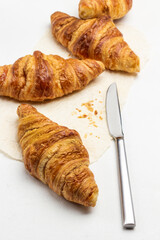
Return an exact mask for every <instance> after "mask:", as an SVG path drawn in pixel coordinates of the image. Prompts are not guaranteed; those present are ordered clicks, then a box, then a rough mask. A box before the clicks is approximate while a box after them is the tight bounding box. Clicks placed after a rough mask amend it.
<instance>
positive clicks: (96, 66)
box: [0, 51, 105, 101]
mask: <svg viewBox="0 0 160 240" xmlns="http://www.w3.org/2000/svg"><path fill="white" fill-rule="evenodd" d="M104 68H105V67H104V65H103V63H102V62H99V61H95V60H91V59H86V60H83V61H80V60H78V59H67V60H65V59H63V58H61V57H59V56H56V55H45V54H43V53H41V52H40V51H35V52H34V53H33V56H32V55H27V56H25V57H22V58H20V59H18V60H17V61H16V62H15V63H14V64H13V65H5V66H2V67H0V96H8V97H11V98H14V99H17V100H20V101H43V100H46V99H54V98H57V97H61V96H63V95H66V94H69V93H72V92H73V91H75V90H80V89H82V88H84V87H85V86H86V85H87V84H88V83H89V82H90V81H92V80H93V79H94V78H95V77H97V76H98V75H99V74H100V73H101V72H102V71H103V70H104Z"/></svg>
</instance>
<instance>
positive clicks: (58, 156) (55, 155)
mask: <svg viewBox="0 0 160 240" xmlns="http://www.w3.org/2000/svg"><path fill="white" fill-rule="evenodd" d="M17 113H18V116H19V126H18V138H19V143H20V145H21V148H22V151H23V160H24V164H25V167H26V169H27V170H28V171H29V173H30V174H31V175H32V176H34V177H36V178H38V179H39V180H41V181H42V182H43V183H45V184H48V186H49V187H50V188H51V189H52V190H53V191H54V192H56V193H57V194H58V195H60V196H63V197H64V198H65V199H67V200H69V201H72V202H76V203H79V204H82V205H84V206H92V207H94V206H95V205H96V200H97V195H98V187H97V185H96V183H95V180H94V175H93V173H92V172H91V171H90V169H89V168H88V166H89V156H88V152H87V150H86V148H85V147H84V145H83V143H82V140H81V138H80V136H79V134H78V132H76V131H75V130H71V129H68V128H67V127H63V126H59V125H58V124H57V123H54V122H52V121H51V120H49V119H48V118H47V117H45V116H44V115H42V114H40V113H39V112H37V110H36V109H35V108H34V107H32V106H30V105H28V104H21V105H20V106H19V107H18V109H17Z"/></svg>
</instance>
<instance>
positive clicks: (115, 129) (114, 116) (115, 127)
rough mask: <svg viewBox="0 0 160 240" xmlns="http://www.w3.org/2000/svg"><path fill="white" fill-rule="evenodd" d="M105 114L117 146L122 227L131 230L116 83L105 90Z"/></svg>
mask: <svg viewBox="0 0 160 240" xmlns="http://www.w3.org/2000/svg"><path fill="white" fill-rule="evenodd" d="M106 114H107V123H108V128H109V133H110V135H111V136H112V137H113V139H114V140H115V142H116V146H117V157H118V167H119V182H120V184H119V185H120V193H121V209H122V221H123V227H124V228H126V229H128V228H129V229H133V228H134V227H135V226H136V223H135V214H134V207H133V200H132V193H131V186H130V179H129V171H128V164H127V156H126V150H125V143H124V133H123V129H122V118H121V110H120V104H119V98H118V92H117V86H116V83H113V84H111V85H110V86H109V88H108V90H107V94H106Z"/></svg>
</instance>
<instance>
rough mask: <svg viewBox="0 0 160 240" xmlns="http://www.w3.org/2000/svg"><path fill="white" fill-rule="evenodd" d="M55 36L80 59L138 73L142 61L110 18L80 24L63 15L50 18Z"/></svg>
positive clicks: (102, 17)
mask: <svg viewBox="0 0 160 240" xmlns="http://www.w3.org/2000/svg"><path fill="white" fill-rule="evenodd" d="M51 25H52V34H53V36H54V37H55V38H56V40H57V41H58V42H60V43H61V44H62V45H63V46H64V47H67V48H68V49H69V51H71V53H72V54H73V55H74V56H76V57H78V58H80V59H86V58H91V59H96V60H100V61H102V62H103V63H104V64H105V67H106V68H107V69H110V70H116V71H126V72H129V73H135V72H139V70H140V61H139V57H138V56H137V55H136V54H135V53H134V52H133V51H132V50H131V49H130V47H129V46H128V44H127V43H126V42H125V41H124V39H123V35H122V33H121V32H120V31H119V30H118V29H117V28H116V26H115V24H114V23H113V21H112V20H111V18H110V17H107V16H101V17H99V18H94V19H88V20H81V19H77V18H75V17H71V16H69V15H67V14H65V13H62V12H55V13H54V14H52V15H51Z"/></svg>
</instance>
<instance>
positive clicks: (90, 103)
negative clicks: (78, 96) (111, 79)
mask: <svg viewBox="0 0 160 240" xmlns="http://www.w3.org/2000/svg"><path fill="white" fill-rule="evenodd" d="M92 102H93V100H92V101H89V102H86V103H82V104H81V106H85V107H86V108H87V109H88V111H90V112H93V107H92V106H93V103H92Z"/></svg>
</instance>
